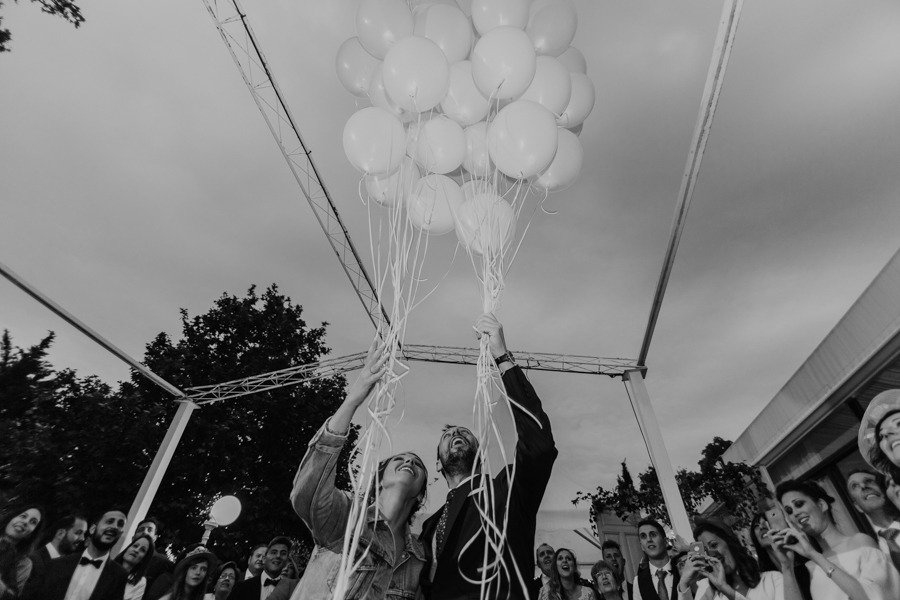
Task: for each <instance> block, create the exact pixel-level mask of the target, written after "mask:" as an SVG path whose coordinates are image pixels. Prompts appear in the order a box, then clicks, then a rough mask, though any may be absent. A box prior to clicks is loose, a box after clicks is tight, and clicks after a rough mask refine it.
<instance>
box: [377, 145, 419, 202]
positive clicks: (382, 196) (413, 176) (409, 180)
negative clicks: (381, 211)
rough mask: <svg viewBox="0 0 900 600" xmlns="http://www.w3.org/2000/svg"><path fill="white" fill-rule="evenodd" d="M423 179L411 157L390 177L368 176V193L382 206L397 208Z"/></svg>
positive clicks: (405, 159)
mask: <svg viewBox="0 0 900 600" xmlns="http://www.w3.org/2000/svg"><path fill="white" fill-rule="evenodd" d="M421 177H422V172H421V171H419V166H418V165H417V164H416V163H415V161H414V160H413V159H411V158H409V157H406V158H404V159H403V162H401V163H400V168H399V169H397V170H396V171H394V172H393V173H391V174H390V175H366V177H365V181H366V193H367V194H368V196H369V198H371V199H372V200H374V201H375V202H377V203H378V204H381V205H382V206H395V205H396V204H397V203H398V202H402V201H405V200H406V197H407V196H408V195H409V192H410V191H412V189H413V186H414V185H415V184H416V182H418V181H419V178H421Z"/></svg>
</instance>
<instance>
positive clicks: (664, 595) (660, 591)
mask: <svg viewBox="0 0 900 600" xmlns="http://www.w3.org/2000/svg"><path fill="white" fill-rule="evenodd" d="M656 578H657V579H659V582H658V583H657V584H656V595H657V596H659V600H669V590H667V589H666V570H665V569H659V570H658V571H656Z"/></svg>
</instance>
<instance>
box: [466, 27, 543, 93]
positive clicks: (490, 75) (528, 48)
mask: <svg viewBox="0 0 900 600" xmlns="http://www.w3.org/2000/svg"><path fill="white" fill-rule="evenodd" d="M535 64H536V56H535V53H534V47H533V46H532V44H531V39H530V38H529V37H528V35H527V34H526V33H525V32H524V31H522V30H521V29H516V28H514V27H498V28H496V29H492V30H490V31H488V32H487V33H486V34H484V35H483V36H482V37H481V39H479V40H478V42H477V43H476V44H475V49H474V50H472V76H473V77H474V79H475V85H476V86H477V87H478V89H479V91H481V93H482V95H484V97H485V98H488V99H500V100H506V99H510V98H515V97H516V96H519V95H520V94H521V93H522V92H524V91H525V90H526V89H528V85H529V84H530V83H531V80H532V78H534V69H535Z"/></svg>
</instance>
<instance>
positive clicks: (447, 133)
mask: <svg viewBox="0 0 900 600" xmlns="http://www.w3.org/2000/svg"><path fill="white" fill-rule="evenodd" d="M465 156H466V137H465V134H464V133H463V130H462V127H460V126H459V123H456V122H455V121H453V120H451V119H448V118H447V117H445V116H444V115H436V116H434V117H432V118H431V119H429V120H428V121H425V122H424V123H422V126H421V127H420V129H419V132H418V136H417V139H416V144H415V154H414V155H413V158H415V160H416V163H418V164H419V165H420V166H421V167H422V168H423V169H425V170H426V171H428V172H431V173H440V174H445V173H449V172H450V171H453V170H454V169H457V168H459V165H461V164H462V161H463V158H465Z"/></svg>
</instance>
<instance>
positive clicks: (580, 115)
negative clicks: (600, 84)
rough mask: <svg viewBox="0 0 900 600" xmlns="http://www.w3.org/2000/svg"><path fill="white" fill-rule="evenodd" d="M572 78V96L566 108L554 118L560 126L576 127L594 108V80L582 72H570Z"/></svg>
mask: <svg viewBox="0 0 900 600" xmlns="http://www.w3.org/2000/svg"><path fill="white" fill-rule="evenodd" d="M569 76H570V77H571V78H572V97H571V98H570V99H569V104H568V105H567V106H566V110H564V111H563V113H562V114H561V115H560V116H558V117H557V118H556V123H557V124H558V125H559V126H560V127H565V128H567V129H574V128H575V127H578V126H579V125H581V124H582V123H584V120H585V119H586V118H587V116H588V115H589V114H591V111H592V110H593V109H594V99H595V92H594V82H593V81H591V80H590V78H589V77H588V76H587V75H584V74H582V73H570V74H569Z"/></svg>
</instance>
